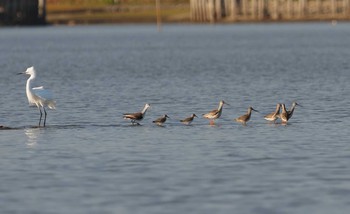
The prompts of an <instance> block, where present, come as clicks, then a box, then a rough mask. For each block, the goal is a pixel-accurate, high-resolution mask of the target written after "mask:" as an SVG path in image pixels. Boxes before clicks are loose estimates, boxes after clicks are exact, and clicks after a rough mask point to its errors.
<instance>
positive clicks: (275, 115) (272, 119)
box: [264, 103, 281, 123]
mask: <svg viewBox="0 0 350 214" xmlns="http://www.w3.org/2000/svg"><path fill="white" fill-rule="evenodd" d="M280 108H281V104H280V103H277V105H276V110H275V111H274V112H272V113H270V114H268V115H265V117H264V119H265V120H267V121H270V122H274V123H275V122H276V120H277V118H278V117H279V114H280Z"/></svg>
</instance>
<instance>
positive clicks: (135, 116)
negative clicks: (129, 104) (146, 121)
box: [123, 103, 151, 125]
mask: <svg viewBox="0 0 350 214" xmlns="http://www.w3.org/2000/svg"><path fill="white" fill-rule="evenodd" d="M149 107H151V106H150V104H148V103H146V104H145V107H143V110H142V111H141V112H136V113H124V114H123V118H124V119H125V120H130V121H131V123H132V124H133V125H134V124H136V125H140V123H138V122H136V121H141V120H143V118H144V117H145V115H146V111H147V109H148V108H149Z"/></svg>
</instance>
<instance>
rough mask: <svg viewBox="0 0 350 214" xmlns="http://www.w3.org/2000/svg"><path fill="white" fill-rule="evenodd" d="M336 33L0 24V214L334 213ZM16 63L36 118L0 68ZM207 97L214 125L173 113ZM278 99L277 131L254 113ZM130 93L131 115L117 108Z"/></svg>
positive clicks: (340, 51)
mask: <svg viewBox="0 0 350 214" xmlns="http://www.w3.org/2000/svg"><path fill="white" fill-rule="evenodd" d="M349 38H350V24H348V23H340V24H338V25H336V26H332V25H330V24H329V23H309V24H262V25H255V24H249V25H200V26H194V25H188V26H181V25H179V26H175V25H174V26H164V28H163V32H161V33H158V32H157V31H156V27H155V26H153V25H152V26H151V25H150V26H147V25H142V26H139V25H130V26H129V25H124V26H89V27H85V26H84V27H44V28H1V29H0V47H1V57H0V67H1V78H0V87H1V92H0V94H1V105H0V106H1V110H0V124H1V125H5V126H8V127H11V128H14V129H13V130H1V131H0V136H1V139H0V142H1V143H0V211H1V213H45V214H47V213H53V214H54V213H82V214H85V213H118V214H119V213H132V214H137V213H140V214H141V213H142V214H143V213H176V214H178V213H200V214H203V213H207V214H212V213H241V214H245V213H264V214H272V213H278V214H283V213H300V214H305V213H317V214H323V213H324V214H329V213H349V212H350V165H349V162H350V144H349V143H350V137H349V127H350V122H349V106H350V99H349V94H350V88H349V80H350V51H349V50H350V40H349ZM32 65H34V66H35V67H36V70H37V73H38V78H37V80H36V83H37V84H36V85H37V86H40V85H44V86H46V88H50V89H51V90H52V92H53V93H54V95H55V97H56V101H57V110H55V111H48V119H47V127H46V128H35V126H36V125H37V123H38V119H39V111H38V110H37V109H36V108H30V107H29V106H28V103H27V99H26V95H25V83H26V79H27V77H26V76H24V75H22V76H20V75H16V74H17V73H18V72H23V71H24V70H25V69H26V68H27V67H29V66H32ZM222 99H223V100H225V101H226V102H228V103H229V104H230V106H224V110H223V114H222V117H221V118H220V119H219V120H217V121H216V125H215V126H210V125H209V122H208V121H207V120H205V119H203V118H201V117H199V118H196V119H195V121H194V122H193V124H192V125H191V126H184V125H182V124H181V123H179V122H178V120H179V119H183V118H185V117H188V116H190V115H191V114H192V113H196V114H197V115H198V116H200V115H202V114H203V113H206V112H208V111H210V110H212V109H215V108H217V105H218V102H219V101H220V100H222ZM293 101H297V102H299V103H300V104H301V105H302V107H297V109H296V110H295V113H294V116H293V118H292V119H291V120H290V123H289V124H288V125H287V126H282V125H280V124H277V125H272V124H268V123H267V122H266V121H265V120H264V119H263V116H264V115H265V114H267V113H270V112H272V111H273V110H274V108H275V105H276V103H277V102H281V103H286V105H287V107H289V106H290V105H291V103H292V102H293ZM145 103H150V104H151V106H152V108H151V109H150V110H149V111H148V112H147V115H146V118H145V119H144V120H143V121H142V122H141V124H142V126H131V125H130V123H129V122H127V121H124V120H123V119H122V113H124V112H136V111H140V110H141V109H142V107H143V106H144V104H145ZM250 105H251V106H253V107H254V108H256V109H257V110H259V111H260V114H259V113H255V112H254V113H253V115H252V118H251V121H249V122H248V125H247V126H242V125H240V124H237V123H235V122H234V121H233V119H234V118H235V117H238V116H240V115H242V114H244V113H245V112H246V110H247V108H248V106H250ZM162 114H168V115H169V116H170V117H171V119H169V120H168V121H167V123H166V124H165V126H164V127H158V126H156V125H154V124H153V123H152V120H154V119H156V118H157V117H159V116H161V115H162Z"/></svg>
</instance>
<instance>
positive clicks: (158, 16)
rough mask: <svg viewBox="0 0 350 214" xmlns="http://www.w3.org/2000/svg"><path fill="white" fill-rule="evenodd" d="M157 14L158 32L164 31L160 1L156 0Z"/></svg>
mask: <svg viewBox="0 0 350 214" xmlns="http://www.w3.org/2000/svg"><path fill="white" fill-rule="evenodd" d="M156 14H157V29H158V32H160V31H162V19H161V18H162V17H161V14H160V0H156Z"/></svg>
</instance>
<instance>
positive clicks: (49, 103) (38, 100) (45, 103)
mask: <svg viewBox="0 0 350 214" xmlns="http://www.w3.org/2000/svg"><path fill="white" fill-rule="evenodd" d="M19 74H26V75H29V76H30V77H29V78H28V80H27V85H26V93H27V98H28V102H29V105H30V106H36V107H37V108H38V109H39V111H40V119H39V126H40V124H41V118H42V116H43V112H42V110H43V111H44V113H45V118H44V127H45V125H46V116H47V113H46V110H45V107H49V108H50V109H55V105H56V101H55V100H53V96H52V93H51V92H50V91H49V90H47V89H44V87H43V86H40V87H35V88H32V82H33V80H35V78H36V71H35V69H34V67H33V66H32V67H29V68H27V70H26V71H25V72H22V73H19Z"/></svg>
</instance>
